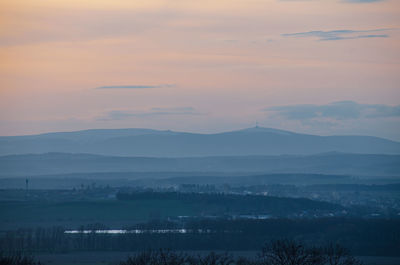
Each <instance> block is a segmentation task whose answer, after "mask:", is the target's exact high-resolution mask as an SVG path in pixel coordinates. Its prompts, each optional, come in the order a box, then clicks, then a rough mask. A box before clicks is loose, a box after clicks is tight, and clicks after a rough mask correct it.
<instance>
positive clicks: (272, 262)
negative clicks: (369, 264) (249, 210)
mask: <svg viewBox="0 0 400 265" xmlns="http://www.w3.org/2000/svg"><path fill="white" fill-rule="evenodd" d="M156 264H157V265H362V263H361V262H360V261H359V260H357V259H356V258H354V257H353V256H352V255H351V254H350V252H349V250H348V249H346V248H343V247H342V246H340V245H333V244H330V245H328V246H325V247H314V246H311V247H310V246H307V245H305V244H304V243H302V242H300V241H296V240H275V241H271V242H270V243H268V244H265V245H264V247H263V248H262V250H261V252H260V253H259V254H258V255H257V256H256V257H252V258H248V257H234V256H233V255H230V254H228V253H224V254H218V253H215V252H210V253H208V254H206V255H193V254H187V253H178V252H174V251H168V250H162V249H161V250H158V251H145V252H140V253H138V254H136V255H134V256H132V257H130V258H128V259H127V260H126V261H123V262H120V263H119V265H156Z"/></svg>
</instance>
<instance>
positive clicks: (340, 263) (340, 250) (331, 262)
mask: <svg viewBox="0 0 400 265" xmlns="http://www.w3.org/2000/svg"><path fill="white" fill-rule="evenodd" d="M324 254H325V256H326V264H327V265H361V264H362V263H361V262H360V261H359V260H357V259H356V258H354V257H353V256H352V255H351V254H350V251H349V250H348V249H347V248H344V247H342V246H340V245H338V244H336V245H333V244H330V245H329V246H328V247H326V248H325V249H324Z"/></svg>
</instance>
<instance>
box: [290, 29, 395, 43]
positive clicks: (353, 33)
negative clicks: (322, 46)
mask: <svg viewBox="0 0 400 265" xmlns="http://www.w3.org/2000/svg"><path fill="white" fill-rule="evenodd" d="M388 30H389V29H372V30H330V31H323V30H317V31H306V32H297V33H287V34H282V36H283V37H294V38H310V37H312V38H317V39H318V40H320V41H330V40H354V39H367V38H388V37H389V35H388V34H378V33H379V32H386V31H388Z"/></svg>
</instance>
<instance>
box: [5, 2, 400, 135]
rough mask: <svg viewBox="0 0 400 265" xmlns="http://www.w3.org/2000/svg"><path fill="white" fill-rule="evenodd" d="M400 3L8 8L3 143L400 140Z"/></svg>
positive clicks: (15, 5)
mask: <svg viewBox="0 0 400 265" xmlns="http://www.w3.org/2000/svg"><path fill="white" fill-rule="evenodd" d="M399 66H400V1H398V0H381V1H379V0H218V1H215V0H213V1H211V0H210V1H209V0H204V1H192V0H165V1H162V0H146V1H136V0H126V1H123V0H113V1H106V0H97V1H93V0H57V1H52V0H0V135H24V134H35V133H42V132H52V131H74V130H82V129H91V128H153V129H171V130H177V131H189V132H203V133H214V132H221V131H229V130H235V129H241V128H246V127H253V126H254V125H255V124H256V122H258V124H259V126H263V127H272V128H278V129H285V130H291V131H295V132H302V133H311V134H319V135H338V134H357V135H373V136H379V137H385V138H388V139H392V140H396V141H400V67H399Z"/></svg>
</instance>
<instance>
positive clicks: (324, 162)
mask: <svg viewBox="0 0 400 265" xmlns="http://www.w3.org/2000/svg"><path fill="white" fill-rule="evenodd" d="M0 168H1V173H0V176H2V177H10V176H32V175H46V174H69V173H78V172H79V173H90V172H97V173H99V174H100V173H102V172H232V173H238V172H244V173H252V172H253V173H254V172H257V173H308V174H310V173H315V174H343V175H358V176H400V155H366V154H342V153H327V154H319V155H307V156H305V155H284V156H241V157H240V156H237V157H191V158H148V157H116V156H101V155H89V154H65V153H48V154H30V155H9V156H2V157H0ZM111 175H112V174H111Z"/></svg>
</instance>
